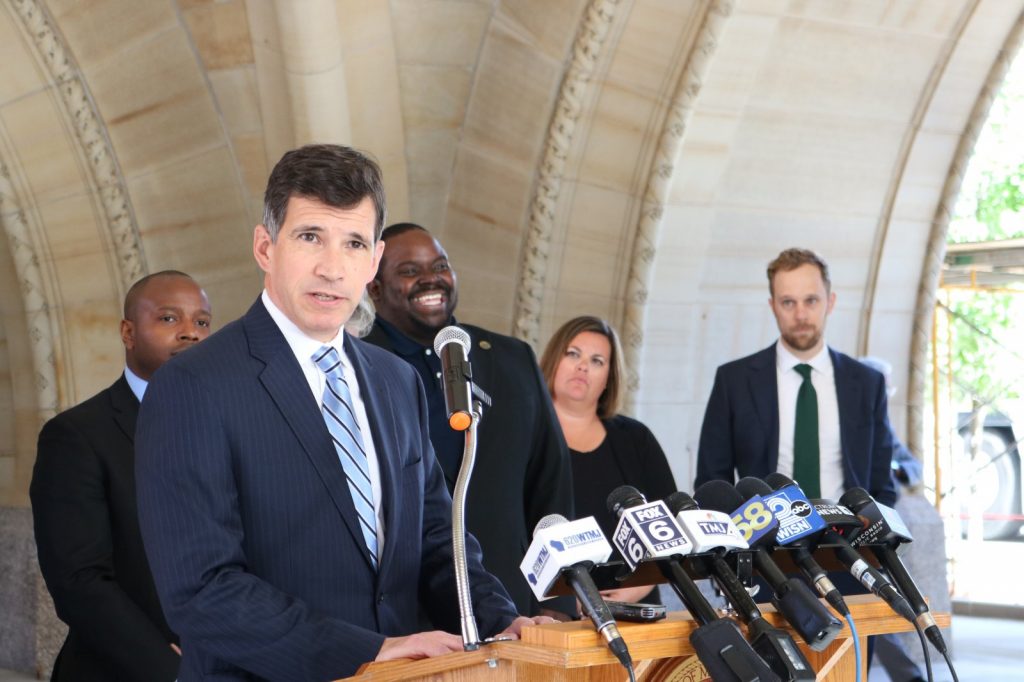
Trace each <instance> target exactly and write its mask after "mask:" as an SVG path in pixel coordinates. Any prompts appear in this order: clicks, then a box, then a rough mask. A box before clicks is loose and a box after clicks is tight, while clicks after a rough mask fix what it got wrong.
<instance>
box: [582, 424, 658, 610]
mask: <svg viewBox="0 0 1024 682" xmlns="http://www.w3.org/2000/svg"><path fill="white" fill-rule="evenodd" d="M601 423H602V424H603V425H604V428H605V430H606V431H607V435H606V436H605V438H604V440H603V441H601V444H600V445H598V446H597V448H596V449H595V450H592V451H590V452H578V451H576V450H572V449H570V450H569V453H570V457H569V461H570V462H572V477H573V486H572V487H573V491H574V493H575V503H576V518H583V517H586V516H593V517H594V518H595V519H597V523H598V525H599V526H601V530H602V532H604V534H605V537H607V538H608V540H609V542H611V538H612V533H613V532H614V531H615V526H616V524H617V523H618V522H619V519H618V517H616V516H615V515H614V514H613V513H611V512H610V511H608V507H607V503H606V501H607V499H608V493H610V492H611V491H613V490H615V489H616V488H618V487H619V486H620V485H631V486H633V487H634V488H636V489H637V490H639V491H640V492H641V493H643V494H644V496H645V497H646V498H647V501H648V502H653V501H655V500H661V499H664V498H665V497H666V496H668V495H669V494H671V493H674V492H675V491H676V483H675V479H674V478H673V477H672V469H670V468H669V465H668V460H666V459H665V453H664V451H663V450H662V449H661V446H660V445H658V440H657V439H656V438H655V437H654V434H653V433H651V430H650V429H648V428H647V427H646V426H644V425H643V424H641V423H640V422H638V421H637V420H635V419H631V418H630V417H626V416H623V415H617V416H615V417H612V418H611V419H602V420H601ZM613 547H614V545H613ZM611 558H612V559H613V560H614V559H619V560H621V558H622V557H620V556H619V555H618V553H617V552H615V551H613V552H612V557H611ZM657 596H658V593H657V591H652V593H651V594H650V595H648V597H646V598H645V599H644V601H657Z"/></svg>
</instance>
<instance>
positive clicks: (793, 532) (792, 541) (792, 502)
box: [736, 476, 850, 618]
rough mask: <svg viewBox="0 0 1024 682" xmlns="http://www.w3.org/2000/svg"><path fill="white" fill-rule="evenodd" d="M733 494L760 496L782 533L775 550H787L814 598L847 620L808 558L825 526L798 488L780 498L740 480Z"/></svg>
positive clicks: (837, 595)
mask: <svg viewBox="0 0 1024 682" xmlns="http://www.w3.org/2000/svg"><path fill="white" fill-rule="evenodd" d="M736 490H738V491H739V492H740V494H742V495H743V497H745V498H748V499H749V498H752V497H755V496H758V495H759V496H761V498H762V499H763V500H764V501H765V504H766V505H767V506H768V507H769V508H771V510H772V513H773V514H774V515H775V517H776V518H778V519H780V521H779V525H780V527H781V528H782V529H784V530H785V533H783V532H782V531H780V532H779V534H777V535H776V536H775V542H776V543H777V544H778V546H780V547H788V548H789V549H790V550H791V556H792V558H793V560H794V563H795V564H796V565H797V566H798V567H799V568H800V570H801V571H802V572H803V574H804V575H806V576H807V579H808V580H810V581H811V584H812V585H814V589H816V590H817V591H818V594H820V595H821V596H822V597H824V598H825V600H826V601H828V603H829V604H831V605H832V608H834V609H835V610H836V611H837V612H838V613H839V614H840V615H841V616H843V617H844V618H845V617H846V616H849V615H850V607H848V606H847V605H846V600H845V599H843V595H842V593H841V592H840V591H839V589H838V588H837V587H836V586H835V585H833V584H832V581H831V580H829V577H828V573H827V572H826V571H825V569H823V568H822V567H821V566H820V565H818V562H817V561H815V560H814V556H813V555H812V554H811V552H812V550H813V549H814V547H815V541H816V539H817V538H818V536H819V535H821V533H822V532H824V530H825V522H824V521H823V520H822V519H821V517H820V516H818V514H817V512H815V511H814V507H813V505H811V502H810V500H808V499H807V498H806V497H804V494H803V492H802V491H801V490H800V489H799V488H796V489H795V490H793V491H790V490H787V491H786V492H787V493H788V495H787V496H785V497H782V494H781V493H779V494H778V495H776V494H775V491H773V490H772V489H771V487H770V486H769V485H768V484H767V483H765V482H764V481H762V480H761V479H759V478H754V477H753V476H747V477H746V478H742V479H740V480H739V482H737V483H736Z"/></svg>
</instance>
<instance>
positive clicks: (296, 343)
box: [262, 289, 384, 556]
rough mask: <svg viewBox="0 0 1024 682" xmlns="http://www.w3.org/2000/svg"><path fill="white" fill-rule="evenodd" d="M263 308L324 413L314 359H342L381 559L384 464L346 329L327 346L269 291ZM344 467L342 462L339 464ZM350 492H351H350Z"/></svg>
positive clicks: (322, 379)
mask: <svg viewBox="0 0 1024 682" xmlns="http://www.w3.org/2000/svg"><path fill="white" fill-rule="evenodd" d="M262 300H263V305H264V306H266V308H267V312H268V313H270V317H271V318H273V320H274V322H276V323H277V327H278V329H280V330H281V333H282V334H284V338H285V341H287V342H288V346H289V347H290V348H291V349H292V353H294V354H295V359H296V360H298V361H299V367H301V368H302V373H303V375H305V377H306V381H307V382H308V383H309V390H310V391H312V392H313V397H314V398H315V399H316V404H317V406H318V407H319V408H320V409H321V410H323V403H324V390H325V389H326V388H327V377H326V375H324V373H323V372H322V371H321V370H320V368H319V367H317V366H316V363H315V362H314V361H313V356H314V355H315V354H316V353H317V351H319V350H320V348H322V347H323V346H333V347H334V349H335V350H336V351H338V356H339V357H340V358H341V371H342V373H343V374H344V375H345V381H346V382H347V383H348V390H349V393H350V394H351V396H352V410H353V411H354V412H355V415H356V423H358V424H359V430H360V431H362V435H363V449H364V450H366V463H367V465H368V467H367V468H368V469H369V473H370V489H371V491H372V493H373V507H374V509H375V510H376V513H377V556H381V553H382V552H383V548H384V505H383V498H382V496H381V485H380V462H379V461H378V460H377V450H376V448H375V447H374V446H373V436H372V433H371V431H370V420H369V419H367V418H366V404H365V403H364V402H363V397H362V392H361V391H360V388H359V381H358V380H357V379H356V372H355V369H354V368H353V367H352V362H351V361H350V360H349V359H348V355H346V354H345V328H344V327H342V328H341V329H339V330H338V335H337V336H335V337H334V338H333V339H331V340H330V341H328V342H327V343H324V342H322V341H317V340H316V339H313V338H310V337H309V336H307V335H306V334H305V333H304V332H303V331H302V330H301V329H299V328H298V327H297V326H295V323H294V322H292V321H291V320H290V319H288V316H287V315H285V314H284V313H283V312H281V310H280V308H278V307H277V306H276V305H274V302H273V301H272V300H270V295H269V294H267V290H266V289H264V290H263V294H262ZM338 466H339V467H340V466H341V462H340V461H339V462H338ZM346 492H348V491H347V489H346Z"/></svg>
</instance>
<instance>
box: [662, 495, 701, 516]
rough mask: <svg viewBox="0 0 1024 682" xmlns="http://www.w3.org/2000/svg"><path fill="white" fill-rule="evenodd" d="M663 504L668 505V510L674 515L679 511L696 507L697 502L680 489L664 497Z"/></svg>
mask: <svg viewBox="0 0 1024 682" xmlns="http://www.w3.org/2000/svg"><path fill="white" fill-rule="evenodd" d="M665 504H667V505H668V510H669V511H670V512H672V514H673V515H676V514H678V513H679V512H681V511H689V510H691V509H698V507H697V503H696V502H695V501H694V499H693V498H692V497H690V496H689V495H687V494H686V493H684V492H683V491H681V490H680V491H677V492H674V493H672V494H671V495H669V496H668V497H666V498H665Z"/></svg>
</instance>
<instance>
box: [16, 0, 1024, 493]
mask: <svg viewBox="0 0 1024 682" xmlns="http://www.w3.org/2000/svg"><path fill="white" fill-rule="evenodd" d="M1022 8H1024V0H735V1H731V0H619V1H618V2H616V1H613V0H557V1H551V0H486V1H483V0H481V1H475V0H390V1H385V0H277V1H276V2H275V1H273V0H249V1H245V0H218V1H214V0H47V1H45V2H44V1H42V0H0V224H2V225H3V233H2V234H3V237H4V238H3V239H0V322H2V324H0V504H2V503H13V504H24V503H25V501H26V495H25V492H26V490H27V483H28V480H29V477H30V475H31V465H32V461H33V459H34V450H35V437H36V434H37V432H38V427H39V425H40V423H41V419H44V418H46V417H48V416H49V415H51V414H52V413H53V412H54V411H55V410H56V409H58V408H60V407H64V406H68V405H71V404H74V403H75V402H78V401H80V400H82V399H83V398H85V397H88V396H89V395H91V394H92V393H94V392H95V391H96V390H98V389H99V388H101V387H102V386H105V385H107V384H108V383H110V382H111V381H112V380H113V378H114V376H115V375H116V373H117V372H118V370H119V368H120V366H121V363H122V361H123V359H122V351H121V348H120V344H119V341H118V337H117V324H118V320H119V319H120V311H119V308H120V301H121V299H122V297H123V295H124V292H125V290H126V288H127V286H128V285H129V284H130V283H131V282H132V281H133V280H134V279H136V278H137V277H138V276H140V275H141V274H144V273H146V272H152V271H156V270H160V269H164V268H177V269H182V270H185V271H187V272H190V273H191V274H193V275H194V276H195V277H196V278H197V279H198V280H199V281H201V282H202V283H203V284H204V285H205V287H206V288H207V291H208V292H209V294H210V298H211V300H212V302H213V305H214V307H215V315H216V318H217V319H216V323H217V324H223V323H224V322H227V321H228V320H230V319H232V318H234V317H235V316H237V315H238V314H240V313H241V312H242V311H244V309H245V308H246V307H247V306H248V305H249V304H250V303H251V301H252V300H253V299H254V298H255V296H256V295H257V294H258V292H259V289H260V277H259V274H258V272H257V269H256V267H255V266H254V264H253V262H252V258H251V255H250V244H251V231H252V227H253V226H254V225H255V224H256V223H257V222H258V221H259V216H260V200H261V192H262V186H263V183H264V181H265V178H266V175H267V173H268V171H269V168H270V167H271V166H272V165H273V163H274V162H275V161H276V159H277V158H278V157H279V156H280V154H281V153H282V152H283V151H285V150H286V149H289V148H291V147H293V146H296V145H299V144H302V143H306V142H310V141H329V142H340V143H346V144H352V145H354V146H357V147H360V148H363V149H367V150H369V151H371V152H372V153H373V154H374V155H375V156H376V157H377V158H378V159H379V160H380V162H381V164H382V167H383V168H384V172H385V178H386V182H387V190H388V193H389V203H390V216H389V218H390V219H391V220H406V219H408V220H414V221H417V222H420V223H423V224H424V225H426V226H428V227H430V228H431V229H433V230H434V231H435V232H436V233H437V235H438V236H439V237H440V238H441V239H442V241H443V242H444V244H445V245H446V246H447V248H448V250H449V252H450V254H451V256H452V259H453V262H454V264H455V267H456V268H457V271H458V274H459V279H460V300H461V304H460V309H459V317H460V319H465V320H467V321H472V322H477V323H480V324H482V325H484V326H488V327H491V328H494V329H496V330H499V331H504V332H508V333H515V334H517V335H520V336H522V337H524V338H527V339H529V340H531V341H532V342H534V343H536V344H543V343H544V342H545V341H546V340H547V337H548V335H549V334H550V333H551V331H552V330H553V329H554V328H555V327H556V326H557V325H558V324H559V323H560V322H562V321H563V320H564V319H566V318H567V317H569V316H572V315H575V314H582V313H596V314H600V315H605V316H607V317H609V318H610V319H611V320H612V321H613V322H614V323H615V324H617V325H618V326H619V328H620V329H621V330H622V331H623V332H624V336H625V340H626V343H627V357H628V359H629V361H630V364H631V368H632V369H633V370H634V372H635V376H634V392H633V396H632V398H633V402H632V405H633V408H634V410H635V411H636V413H638V414H639V415H640V416H641V417H642V418H643V419H644V420H645V421H647V422H648V423H649V424H650V425H651V426H652V428H653V429H654V431H655V433H656V434H657V435H658V437H659V438H660V439H661V441H662V443H663V445H664V447H665V449H666V451H667V452H668V454H669V457H670V459H671V460H672V463H673V466H674V468H675V471H676V474H677V478H678V480H679V482H680V484H681V485H683V487H686V483H687V482H688V481H689V480H692V479H691V473H692V456H693V452H694V445H695V442H696V438H697V435H698V432H699V424H700V418H701V415H702V413H703V406H704V401H705V399H706V396H707V392H708V390H709V387H710V383H711V379H712V376H713V370H714V367H715V366H716V365H717V364H719V363H720V362H723V361H725V360H728V359H731V358H733V357H737V356H739V355H742V354H746V353H748V352H751V351H753V350H756V349H758V348H760V347H763V346H765V345H767V344H768V343H770V342H771V341H772V340H773V339H774V327H773V323H772V320H771V317H770V315H769V313H768V309H767V306H766V305H765V301H766V298H767V296H766V287H765V284H766V282H765V279H764V266H765V264H766V263H767V261H768V260H770V258H771V257H772V256H774V255H775V253H777V252H778V251H779V250H780V249H781V248H784V247H787V246H791V245H798V244H799V245H805V246H809V247H812V248H815V249H817V250H819V251H821V252H822V253H823V254H824V255H825V256H826V257H827V258H828V259H829V260H830V262H831V264H832V267H833V281H834V286H835V288H836V290H837V292H838V295H839V305H838V310H837V312H836V313H835V315H834V316H833V319H832V322H831V324H830V330H829V340H830V342H831V343H832V344H833V345H835V346H837V347H839V348H840V349H842V350H845V351H847V352H852V353H858V352H867V351H870V352H872V353H874V354H877V355H882V356H885V357H888V358H890V359H892V360H893V361H894V363H895V364H896V367H897V373H898V375H902V377H903V378H902V379H901V380H900V384H901V385H902V386H907V385H908V384H909V385H910V386H911V388H912V390H911V391H910V396H911V402H914V396H915V395H916V396H919V394H920V372H919V371H912V369H913V368H914V367H915V363H916V365H917V366H919V365H920V363H921V360H922V358H921V357H920V354H921V347H922V343H924V340H925V337H924V335H923V334H924V330H926V328H927V323H928V313H929V311H930V304H931V303H930V302H931V296H932V294H933V292H934V286H935V280H936V275H937V268H938V263H939V259H940V258H941V252H942V247H941V243H942V236H943V234H944V231H945V207H946V206H948V205H949V202H950V201H951V200H952V198H953V197H954V196H955V193H956V191H957V189H958V182H957V180H958V177H959V172H960V171H961V170H962V167H963V164H964V162H965V160H966V158H967V155H968V154H969V151H970V148H971V144H972V141H973V136H974V134H975V133H976V129H977V126H978V125H979V124H980V122H981V121H982V120H983V118H984V114H985V111H986V109H987V103H988V101H989V100H990V97H991V93H992V90H993V88H994V87H998V83H999V82H1000V79H1001V73H1002V70H1003V69H1004V68H1005V64H1006V61H1007V59H1008V58H1009V57H1012V56H1013V54H1014V53H1015V52H1016V49H1017V46H1018V44H1019V41H1020V33H1021V22H1022V19H1021V12H1022ZM915 328H916V329H917V330H918V331H917V333H916V335H915V332H914V330H915ZM540 348H541V347H540V346H538V351H539V350H540ZM915 358H916V359H915ZM904 407H906V405H904V404H902V403H901V404H900V405H898V406H897V408H898V409H896V410H894V415H895V416H896V422H897V424H898V425H900V427H901V428H907V430H908V431H909V435H910V436H911V438H913V437H914V435H915V433H916V432H917V431H918V430H919V423H918V421H916V420H917V419H918V418H919V414H918V413H917V412H916V411H915V410H914V409H911V410H903V409H899V408H904ZM905 414H906V415H909V423H908V420H907V419H905V418H904V415H905Z"/></svg>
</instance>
